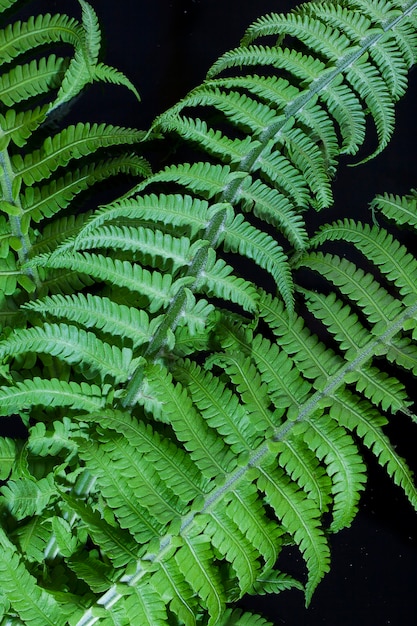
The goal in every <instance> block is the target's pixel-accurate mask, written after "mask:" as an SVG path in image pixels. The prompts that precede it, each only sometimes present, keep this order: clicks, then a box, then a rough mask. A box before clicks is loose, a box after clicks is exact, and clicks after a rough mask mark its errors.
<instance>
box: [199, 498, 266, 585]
mask: <svg viewBox="0 0 417 626" xmlns="http://www.w3.org/2000/svg"><path fill="white" fill-rule="evenodd" d="M201 523H203V524H205V525H204V533H205V534H206V535H208V536H209V537H210V538H211V543H212V545H213V546H214V547H215V548H216V550H217V551H218V553H219V556H220V557H224V558H225V559H226V560H227V561H228V562H229V563H230V564H231V566H232V568H233V570H234V573H235V574H236V576H237V579H238V582H239V589H240V592H241V594H242V595H243V594H244V593H246V592H247V591H248V590H249V589H250V588H251V587H252V586H253V584H254V582H255V579H256V577H257V575H258V573H259V569H260V564H259V562H258V561H257V558H258V556H259V553H258V552H257V551H256V550H255V549H254V547H253V546H252V545H251V544H250V543H249V541H248V540H247V539H246V537H245V536H244V535H243V534H242V532H241V531H240V529H239V526H237V525H236V524H235V523H234V521H233V520H232V519H231V518H230V517H229V516H228V515H226V513H224V512H223V511H222V510H221V508H220V507H218V508H216V510H215V511H214V512H212V513H211V514H210V515H203V516H202V519H201Z"/></svg>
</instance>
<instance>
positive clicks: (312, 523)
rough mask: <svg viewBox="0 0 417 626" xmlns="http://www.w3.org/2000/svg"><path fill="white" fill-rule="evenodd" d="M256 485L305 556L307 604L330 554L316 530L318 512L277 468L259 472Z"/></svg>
mask: <svg viewBox="0 0 417 626" xmlns="http://www.w3.org/2000/svg"><path fill="white" fill-rule="evenodd" d="M257 485H258V487H259V489H260V490H261V491H263V492H264V493H265V498H266V500H267V502H268V504H270V505H271V506H272V507H273V509H274V511H275V513H276V515H277V516H278V518H280V519H281V522H282V524H283V527H284V529H285V530H286V531H287V532H288V533H289V534H290V535H291V536H292V537H293V539H294V541H295V543H296V544H297V545H298V546H299V548H300V550H301V552H302V554H303V556H304V559H305V562H306V565H307V568H308V582H307V585H306V589H305V595H306V603H307V604H308V603H309V602H310V600H311V595H312V593H313V591H314V589H315V588H316V586H317V585H318V583H319V582H320V580H321V579H322V577H323V576H324V574H326V573H327V572H328V570H329V560H330V553H329V547H328V545H327V542H326V539H325V537H324V535H323V533H322V531H321V529H320V527H319V518H320V512H319V510H318V509H317V507H316V506H315V505H314V504H313V502H312V500H310V499H309V498H305V497H304V495H303V493H302V492H301V491H299V490H298V488H297V487H296V486H295V484H294V483H293V482H290V481H289V480H288V479H287V478H286V477H285V475H284V474H283V473H282V472H281V471H280V470H278V469H276V470H273V469H270V470H269V471H268V472H265V471H264V470H260V475H259V478H258V479H257Z"/></svg>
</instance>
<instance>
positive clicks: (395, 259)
mask: <svg viewBox="0 0 417 626" xmlns="http://www.w3.org/2000/svg"><path fill="white" fill-rule="evenodd" d="M340 238H343V239H344V240H345V241H348V242H351V243H353V244H354V245H355V247H356V248H357V249H358V250H359V251H360V252H362V253H363V254H364V255H365V256H366V257H367V258H368V259H369V260H370V261H372V262H373V263H374V264H375V265H376V266H377V267H378V268H379V270H380V271H381V272H382V273H383V274H384V275H385V276H386V278H387V280H389V281H390V282H392V283H394V284H395V286H396V287H397V289H398V291H399V293H400V294H401V295H405V294H413V293H414V292H415V284H416V283H415V281H416V278H417V262H416V260H415V259H414V258H413V256H412V255H411V254H410V253H409V252H408V251H407V249H406V248H405V247H404V246H402V245H401V244H400V243H399V241H398V240H397V239H394V238H393V236H392V235H390V234H389V233H388V232H387V231H386V230H385V229H383V228H378V227H376V226H374V227H370V226H368V225H367V224H363V225H362V224H360V223H355V222H353V220H344V221H339V222H336V223H334V224H331V225H329V226H327V227H323V229H321V230H320V231H319V232H318V233H317V235H316V236H315V237H314V239H313V245H316V244H319V243H322V242H324V241H337V240H339V239H340Z"/></svg>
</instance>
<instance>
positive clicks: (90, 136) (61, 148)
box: [12, 123, 143, 185]
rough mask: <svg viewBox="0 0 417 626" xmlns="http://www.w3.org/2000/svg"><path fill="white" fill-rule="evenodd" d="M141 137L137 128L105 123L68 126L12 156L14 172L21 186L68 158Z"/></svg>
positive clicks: (133, 140) (53, 169) (49, 172)
mask: <svg viewBox="0 0 417 626" xmlns="http://www.w3.org/2000/svg"><path fill="white" fill-rule="evenodd" d="M142 137H143V133H142V132H140V131H134V130H131V129H125V128H120V127H117V126H111V125H107V124H88V123H87V124H82V123H78V124H76V125H75V126H68V128H65V129H64V130H63V131H61V132H60V133H58V134H57V135H55V136H54V137H48V138H47V139H46V140H45V141H44V143H43V145H42V147H41V148H40V149H39V150H35V151H34V152H32V153H29V154H26V155H25V157H24V158H22V156H21V155H20V154H17V155H15V156H14V157H13V159H12V163H13V167H14V169H15V171H16V174H17V175H18V176H19V177H21V178H22V180H23V181H24V183H25V185H33V184H34V183H35V182H39V181H41V180H43V179H45V178H48V177H49V176H50V175H51V173H52V172H54V171H55V170H56V169H57V168H58V167H63V166H66V165H67V164H68V163H69V161H70V160H71V159H74V158H76V159H79V158H81V157H84V156H87V155H89V154H91V153H92V152H95V151H96V150H97V149H99V148H107V147H109V146H114V145H119V144H129V143H136V142H137V141H139V140H140V139H141V138H142Z"/></svg>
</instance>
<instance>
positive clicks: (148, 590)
mask: <svg viewBox="0 0 417 626" xmlns="http://www.w3.org/2000/svg"><path fill="white" fill-rule="evenodd" d="M124 606H125V609H126V614H127V616H128V619H129V620H130V623H131V624H133V623H134V622H135V621H138V622H139V623H140V624H143V626H165V624H167V621H168V616H167V611H166V607H165V603H164V602H163V601H162V599H161V597H160V595H159V594H158V593H157V592H156V591H155V590H154V589H152V587H151V586H150V585H146V586H141V588H140V589H138V588H134V589H133V590H132V591H131V593H130V594H129V595H128V596H127V597H126V598H124Z"/></svg>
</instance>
